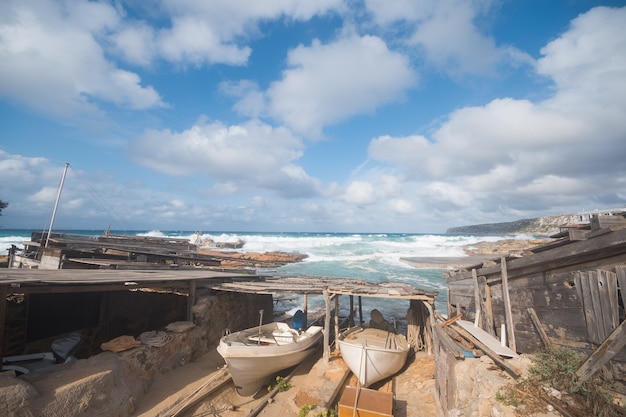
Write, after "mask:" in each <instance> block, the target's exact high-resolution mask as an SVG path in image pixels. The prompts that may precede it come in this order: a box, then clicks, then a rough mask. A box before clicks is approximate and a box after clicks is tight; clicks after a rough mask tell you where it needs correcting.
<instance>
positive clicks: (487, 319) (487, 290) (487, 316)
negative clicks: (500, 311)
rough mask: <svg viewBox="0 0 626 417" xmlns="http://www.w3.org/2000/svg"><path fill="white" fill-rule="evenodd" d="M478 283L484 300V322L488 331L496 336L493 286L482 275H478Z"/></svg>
mask: <svg viewBox="0 0 626 417" xmlns="http://www.w3.org/2000/svg"><path fill="white" fill-rule="evenodd" d="M478 285H479V288H480V294H481V299H482V300H484V302H483V308H482V310H483V317H484V319H483V324H484V329H485V330H486V331H487V333H489V334H491V335H493V336H495V328H494V325H493V306H492V304H491V287H490V286H489V285H487V279H486V278H485V277H483V276H482V275H481V276H479V277H478Z"/></svg>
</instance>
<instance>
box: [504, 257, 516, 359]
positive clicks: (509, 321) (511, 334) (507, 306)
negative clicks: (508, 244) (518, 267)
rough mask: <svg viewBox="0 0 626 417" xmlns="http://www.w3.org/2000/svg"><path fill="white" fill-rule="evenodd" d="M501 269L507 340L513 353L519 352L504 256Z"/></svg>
mask: <svg viewBox="0 0 626 417" xmlns="http://www.w3.org/2000/svg"><path fill="white" fill-rule="evenodd" d="M500 268H501V270H502V298H503V300H504V316H505V319H506V335H507V340H508V341H509V348H511V350H512V351H513V352H517V346H516V344H515V328H514V324H513V313H512V311H511V295H510V293H509V275H508V272H507V268H506V258H505V257H504V256H503V257H502V258H500Z"/></svg>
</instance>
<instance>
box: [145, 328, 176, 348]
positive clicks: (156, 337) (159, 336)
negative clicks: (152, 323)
mask: <svg viewBox="0 0 626 417" xmlns="http://www.w3.org/2000/svg"><path fill="white" fill-rule="evenodd" d="M138 339H139V341H140V342H141V344H142V345H148V346H154V347H163V346H165V345H167V344H168V343H169V342H171V341H172V335H168V334H167V333H165V332H162V331H156V330H151V331H149V332H143V333H142V334H140V335H139V337H138Z"/></svg>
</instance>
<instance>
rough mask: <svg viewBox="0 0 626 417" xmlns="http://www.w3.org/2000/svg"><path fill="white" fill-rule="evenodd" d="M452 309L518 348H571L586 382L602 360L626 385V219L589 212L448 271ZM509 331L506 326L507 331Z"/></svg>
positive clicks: (623, 388)
mask: <svg viewBox="0 0 626 417" xmlns="http://www.w3.org/2000/svg"><path fill="white" fill-rule="evenodd" d="M445 278H446V280H447V282H448V288H449V292H448V315H449V317H453V316H457V315H459V314H460V315H461V317H462V318H463V319H464V320H467V321H471V322H474V323H476V324H477V325H478V326H479V327H480V328H482V329H483V330H485V331H486V332H487V333H489V334H491V335H493V336H494V337H495V338H497V339H499V340H506V343H507V344H508V346H509V347H510V348H511V349H512V350H513V351H515V352H517V353H529V354H535V353H539V352H542V351H544V350H546V349H547V348H549V347H556V348H559V347H561V348H570V349H573V350H575V351H578V352H580V353H581V354H583V355H584V357H585V358H587V360H586V362H585V363H584V364H583V365H582V366H581V368H580V369H579V370H578V372H577V377H578V378H579V380H580V381H581V382H582V381H583V380H585V379H587V378H589V377H590V376H591V375H593V374H594V373H596V372H597V371H598V370H599V369H601V368H604V369H606V370H607V371H608V372H605V373H604V374H605V375H609V378H608V379H609V381H610V382H611V384H612V388H613V389H614V390H615V391H617V392H620V393H626V351H625V350H624V349H623V347H624V345H625V344H626V325H625V324H624V323H626V322H625V321H624V319H625V318H626V316H625V311H624V306H625V305H626V219H625V218H624V217H623V216H621V215H615V216H601V217H594V218H592V219H591V222H590V227H588V228H586V229H584V228H570V229H567V230H565V231H563V233H561V234H560V235H558V236H556V237H555V240H554V241H553V242H551V243H548V244H545V245H542V246H539V247H536V248H534V249H532V251H531V252H530V253H528V254H527V255H525V256H521V257H516V258H513V257H507V256H502V257H499V258H496V259H493V260H490V261H486V262H484V263H483V264H481V265H476V266H474V267H468V268H465V269H460V270H455V271H451V272H449V273H448V274H446V275H445ZM503 333H504V334H503Z"/></svg>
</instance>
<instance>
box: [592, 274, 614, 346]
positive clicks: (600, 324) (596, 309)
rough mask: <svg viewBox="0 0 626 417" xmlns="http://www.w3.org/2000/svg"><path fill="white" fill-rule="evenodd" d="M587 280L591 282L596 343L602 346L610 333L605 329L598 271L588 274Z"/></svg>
mask: <svg viewBox="0 0 626 417" xmlns="http://www.w3.org/2000/svg"><path fill="white" fill-rule="evenodd" d="M587 279H588V280H589V289H590V291H591V305H592V309H593V316H594V320H595V322H596V327H597V328H596V331H595V339H594V340H593V342H594V343H597V344H600V343H602V342H603V341H604V339H606V338H607V337H608V335H609V333H606V328H605V327H604V315H603V314H602V297H601V295H600V283H599V281H598V273H597V271H589V272H587Z"/></svg>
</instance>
